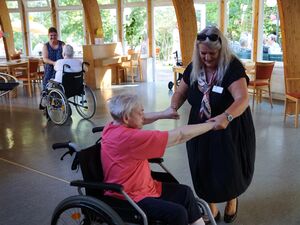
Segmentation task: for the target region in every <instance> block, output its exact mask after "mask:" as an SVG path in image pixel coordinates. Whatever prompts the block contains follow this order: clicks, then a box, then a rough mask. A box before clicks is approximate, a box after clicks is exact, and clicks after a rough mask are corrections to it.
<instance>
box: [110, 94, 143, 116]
mask: <svg viewBox="0 0 300 225" xmlns="http://www.w3.org/2000/svg"><path fill="white" fill-rule="evenodd" d="M141 105H142V103H141V101H140V99H139V97H138V96H137V95H136V94H120V95H116V96H114V97H112V98H110V99H108V108H109V112H110V114H111V116H112V118H113V119H114V120H116V121H118V122H123V117H124V116H129V115H130V114H131V113H132V111H133V109H135V108H136V107H138V106H141Z"/></svg>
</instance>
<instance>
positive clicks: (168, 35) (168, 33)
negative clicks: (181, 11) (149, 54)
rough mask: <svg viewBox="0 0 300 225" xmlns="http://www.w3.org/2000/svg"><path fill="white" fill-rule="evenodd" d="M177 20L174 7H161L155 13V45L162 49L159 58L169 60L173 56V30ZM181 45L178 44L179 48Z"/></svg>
mask: <svg viewBox="0 0 300 225" xmlns="http://www.w3.org/2000/svg"><path fill="white" fill-rule="evenodd" d="M176 26H177V20H176V15H175V11H174V8H173V7H160V8H158V9H156V14H155V45H156V47H158V48H159V49H160V52H159V56H158V58H159V60H163V61H169V60H171V58H172V50H173V49H172V47H173V31H174V30H176ZM179 48H180V46H179V45H178V49H177V50H179Z"/></svg>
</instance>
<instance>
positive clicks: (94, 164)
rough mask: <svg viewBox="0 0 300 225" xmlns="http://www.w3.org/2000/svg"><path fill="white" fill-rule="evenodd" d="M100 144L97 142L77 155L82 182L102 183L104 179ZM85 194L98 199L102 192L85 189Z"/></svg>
mask: <svg viewBox="0 0 300 225" xmlns="http://www.w3.org/2000/svg"><path fill="white" fill-rule="evenodd" d="M100 148H101V144H100V143H99V142H97V143H96V144H95V145H93V146H91V147H88V148H86V149H83V150H81V151H80V152H78V153H77V156H78V160H79V164H80V168H81V172H82V176H83V180H84V181H87V182H102V181H103V179H104V176H103V170H102V163H101V159H100V157H101V156H100ZM86 194H87V195H90V196H93V197H97V198H100V197H102V196H103V194H104V193H103V191H101V190H98V189H97V190H95V189H88V188H86Z"/></svg>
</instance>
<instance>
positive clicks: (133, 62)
mask: <svg viewBox="0 0 300 225" xmlns="http://www.w3.org/2000/svg"><path fill="white" fill-rule="evenodd" d="M127 70H129V76H130V77H131V82H132V83H134V78H135V76H137V74H139V75H140V81H143V74H142V67H141V59H140V53H133V54H131V55H130V59H129V60H128V61H125V62H122V63H121V64H120V65H119V66H118V73H119V72H120V71H123V72H124V77H125V80H126V81H127V76H128V74H127Z"/></svg>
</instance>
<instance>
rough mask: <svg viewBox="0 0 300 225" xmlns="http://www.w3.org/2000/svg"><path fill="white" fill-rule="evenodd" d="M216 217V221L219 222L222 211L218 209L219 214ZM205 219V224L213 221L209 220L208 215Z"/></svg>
mask: <svg viewBox="0 0 300 225" xmlns="http://www.w3.org/2000/svg"><path fill="white" fill-rule="evenodd" d="M214 219H215V221H216V222H219V221H220V220H221V213H220V211H218V213H217V215H216V216H215V217H214ZM203 220H204V223H205V224H210V223H211V221H210V220H209V218H208V217H207V218H205V219H203Z"/></svg>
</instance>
